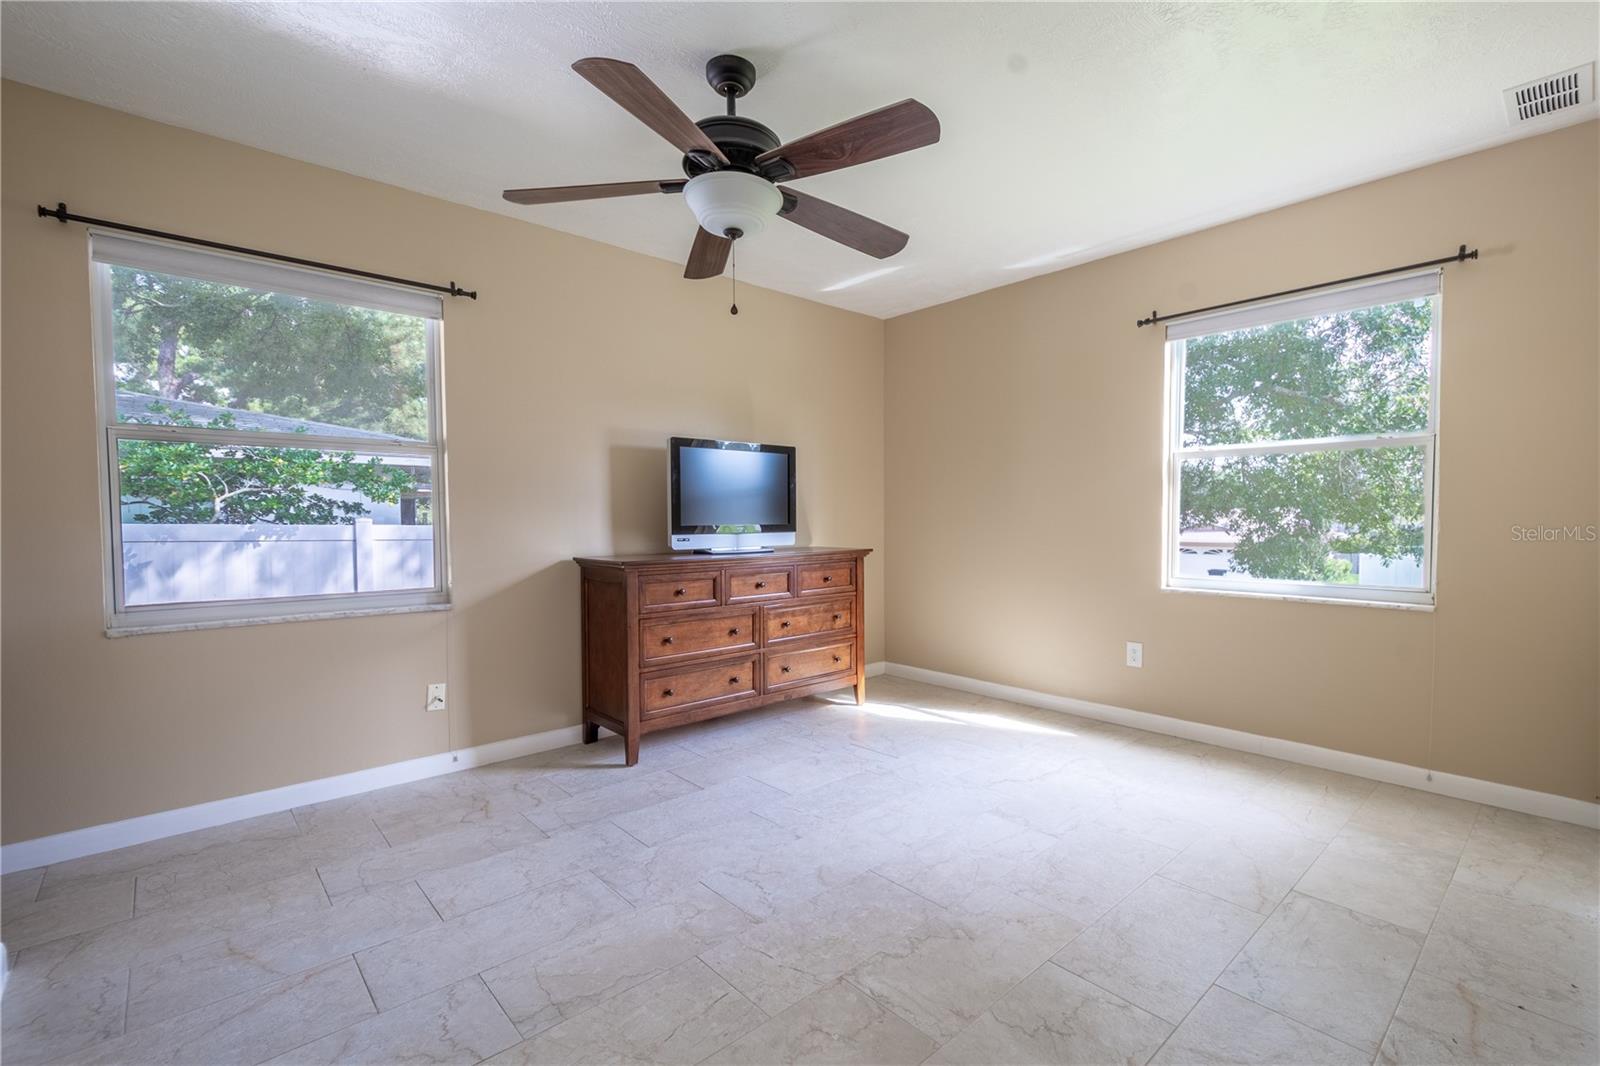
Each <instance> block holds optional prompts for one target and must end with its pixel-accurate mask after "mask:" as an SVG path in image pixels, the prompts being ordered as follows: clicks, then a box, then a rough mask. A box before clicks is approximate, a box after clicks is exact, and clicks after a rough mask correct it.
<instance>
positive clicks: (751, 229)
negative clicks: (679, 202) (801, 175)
mask: <svg viewBox="0 0 1600 1066" xmlns="http://www.w3.org/2000/svg"><path fill="white" fill-rule="evenodd" d="M683 199H684V201H685V202H686V203H688V205H689V210H691V211H693V212H694V217H695V221H696V222H698V223H700V228H701V229H703V230H705V231H706V232H707V233H709V234H711V235H712V236H713V237H729V238H733V237H754V236H755V235H756V234H758V233H760V232H761V231H762V230H764V229H766V228H767V219H769V218H773V217H776V215H777V214H778V210H779V209H780V208H781V207H783V194H782V193H780V192H779V191H778V187H777V186H776V185H774V184H772V182H770V181H768V180H766V179H765V178H762V177H758V176H756V175H755V174H748V173H745V172H744V171H742V170H713V171H710V172H709V173H706V174H700V175H697V176H696V177H693V178H690V179H689V184H687V185H685V186H684V187H683Z"/></svg>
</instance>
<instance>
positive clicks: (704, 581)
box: [639, 571, 722, 611]
mask: <svg viewBox="0 0 1600 1066" xmlns="http://www.w3.org/2000/svg"><path fill="white" fill-rule="evenodd" d="M721 583H722V575H721V574H720V573H717V572H715V571H713V572H712V573H702V574H683V575H682V576H679V577H647V578H641V579H640V581H639V607H640V609H641V610H645V611H670V610H673V609H675V608H680V607H715V606H716V605H717V604H718V603H719V602H721V601H720V600H719V599H718V595H717V594H718V591H719V589H718V586H719V585H720V584H721Z"/></svg>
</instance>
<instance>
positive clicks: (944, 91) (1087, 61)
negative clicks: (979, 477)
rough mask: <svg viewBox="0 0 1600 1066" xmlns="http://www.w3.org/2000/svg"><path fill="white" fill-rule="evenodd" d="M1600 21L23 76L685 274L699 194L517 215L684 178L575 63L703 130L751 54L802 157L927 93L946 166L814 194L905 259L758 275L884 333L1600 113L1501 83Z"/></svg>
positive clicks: (97, 34) (755, 276)
mask: <svg viewBox="0 0 1600 1066" xmlns="http://www.w3.org/2000/svg"><path fill="white" fill-rule="evenodd" d="M1597 12H1600V6H1597V5H1595V4H1593V3H1573V4H1446V3H1415V4H1328V5H1323V4H1270V5H1268V4H1263V5H1199V4H1197V5H1144V4H868V3H852V4H810V3H744V4H595V3H583V4H537V5H535V4H475V3H461V4H398V3H396V4H302V3H282V4H177V3H165V2H156V3H35V2H17V0H8V2H6V3H5V4H4V5H3V8H0V16H3V27H0V29H3V33H0V70H3V73H4V75H5V76H6V77H9V78H15V79H17V80H19V81H24V82H28V83H30V84H33V85H37V86H40V87H43V88H46V89H51V90H54V91H56V92H61V93H66V94H68V95H71V96H76V97H80V98H83V99H86V100H91V101H94V102H96V103H100V104H105V105H107V106H110V107H114V108H119V109H121V110H124V111H130V112H133V113H134V114H138V115H144V116H147V117H150V118H154V119H158V120H160V121H163V122H169V123H173V124H176V125H179V126H185V127H188V128H191V129H195V130H200V131H203V132H205V133H210V134H215V135H217V136H220V137H226V138H228V139H230V140H234V141H240V142H243V143H245V144H249V145H253V146H256V147H259V148H264V149H267V150H270V151H273V152H278V153H281V154H283V155H288V156H292V157H295V158H298V159H304V160H308V161H311V162H314V163H319V164H322V165H325V166H330V167H335V168H338V169H340V170H344V171H348V172H350V173H354V174H360V175H364V176H366V177H370V178H376V179H378V180H381V181H385V182H389V183H392V184H395V185H399V186H403V187H406V188H410V189H415V190H417V191H419V192H424V193H428V194H431V195H434V196H438V197H442V198H444V199H447V200H453V201H456V202H458V203H463V204H471V205H473V206H476V207H482V208H485V209H488V210H491V211H497V212H500V213H502V214H506V215H510V216H512V217H515V218H520V219H526V220H528V221H532V222H537V223H539V224H542V225H546V226H552V227H554V228H556V229H561V230H566V231H568V232H571V233H577V234H582V235H583V236H586V237H592V238H595V239H597V240H601V241H605V242H607V243H609V244H615V245H620V246H622V247H624V248H631V249H634V250H636V251H640V252H645V253H647V254H650V255H655V256H661V257H663V258H666V259H671V260H675V261H678V262H682V261H683V259H684V258H685V256H686V255H687V253H688V250H689V244H690V242H691V240H692V238H693V233H694V229H693V227H694V222H693V217H692V216H691V215H690V213H689V210H688V208H687V207H686V206H685V205H684V203H683V201H682V199H681V198H679V197H667V196H646V197H636V198H632V199H625V200H604V201H597V202H591V203H585V204H567V205H558V206H551V207H540V208H522V207H514V206H512V205H509V204H506V203H505V202H504V201H502V200H501V199H500V195H499V194H500V190H501V189H503V188H506V187H510V186H529V185H563V184H574V183H584V182H601V181H623V180H636V179H646V178H670V177H675V176H679V174H680V171H679V157H678V156H677V154H676V153H675V152H674V151H673V149H672V148H671V147H669V146H668V145H667V144H666V143H665V142H664V141H662V140H660V139H659V138H658V137H656V136H655V134H653V133H651V132H650V131H649V130H648V129H646V128H645V127H644V126H643V125H641V124H640V123H638V122H636V121H635V120H634V119H632V118H631V117H629V116H628V115H627V114H626V113H624V112H623V111H622V110H621V109H620V108H618V107H617V106H616V105H615V104H613V103H612V102H611V101H609V100H607V99H606V98H605V97H604V96H602V95H601V94H600V93H599V92H597V91H596V90H595V89H593V88H592V87H590V86H589V85H588V84H587V83H586V82H584V81H583V80H582V79H581V78H579V77H578V76H577V75H576V74H574V73H573V72H572V71H571V70H570V69H569V66H570V64H571V63H572V61H573V60H575V59H579V58H581V57H584V56H590V55H604V56H612V57H616V58H619V59H626V60H629V61H632V62H634V63H637V64H638V65H639V66H640V67H641V68H642V69H643V70H644V71H645V72H646V73H648V74H649V75H650V76H651V77H653V78H654V79H655V80H656V82H657V83H658V84H660V85H661V86H662V88H664V89H665V90H666V91H667V93H668V94H670V95H671V96H672V97H673V98H674V99H675V100H676V101H677V102H678V103H679V105H680V106H682V107H683V108H684V110H686V111H687V112H689V114H690V116H691V117H693V118H700V117H704V116H705V115H709V114H713V113H716V112H717V111H718V110H720V100H719V99H718V98H717V97H716V96H714V95H713V94H712V92H711V90H710V88H709V87H708V86H707V85H706V83H705V80H704V77H703V73H702V71H703V67H704V64H705V60H706V59H707V58H709V57H710V56H712V55H714V54H716V53H718V52H724V51H731V52H737V53H740V54H742V55H745V56H747V57H748V58H750V59H751V60H753V61H754V62H755V64H756V66H757V68H758V69H759V77H760V81H759V83H758V84H757V86H756V88H755V91H754V92H753V93H752V94H751V95H750V96H748V97H746V98H745V100H743V101H742V102H741V111H743V112H744V113H746V114H749V115H750V116H751V117H753V118H757V119H759V120H761V121H762V122H765V123H766V124H767V125H769V126H771V127H772V128H773V129H774V130H776V131H777V132H778V134H779V135H780V136H781V137H784V138H786V139H787V138H793V137H796V136H799V135H801V134H804V133H807V132H810V131H811V130H814V129H818V128H820V127H823V126H827V125H831V124H832V123H834V122H837V121H839V120H841V119H844V118H846V117H849V116H852V115H856V114H859V113H861V112H863V111H867V110H871V109H873V108H876V107H878V106H881V105H883V104H887V103H892V102H894V101H896V100H901V99H904V98H905V97H911V96H914V97H916V98H917V99H919V100H921V101H923V102H924V103H926V104H928V105H929V106H930V107H932V108H933V110H934V111H935V112H937V113H938V115H939V117H940V120H941V122H942V124H943V130H944V137H943V140H942V142H941V143H940V144H938V145H935V146H933V147H931V148H925V149H921V150H919V151H916V152H912V153H910V154H907V155H903V156H898V157H896V158H893V159H887V160H881V161H879V162H876V163H869V164H866V165H863V166H861V167H857V168H855V169H852V170H848V171H843V172H839V173H835V174H828V175H823V176H820V177H816V178H809V179H806V180H805V181H803V182H801V183H799V187H801V188H803V189H805V190H806V191H808V192H813V193H815V194H817V195H819V196H822V197H824V198H826V199H829V200H832V201H834V202H836V203H839V204H841V205H843V206H846V207H849V208H852V209H853V210H856V211H860V212H862V213H864V214H868V215H872V216H874V217H876V218H879V219H882V220H883V221H885V222H887V223H889V224H890V225H893V226H896V227H898V228H900V229H903V230H905V231H907V232H908V233H910V234H911V243H910V245H909V246H908V247H907V249H906V250H905V251H904V252H901V253H900V254H899V255H898V256H896V257H894V258H893V259H890V260H887V261H886V262H882V263H880V262H878V261H876V260H873V259H869V258H867V257H866V256H863V255H860V254H859V253H855V252H852V251H850V250H849V249H846V248H843V247H841V246H839V245H836V244H834V243H832V242H830V241H827V240H824V239H823V238H821V237H818V236H816V235H814V234H812V233H809V232H807V231H805V230H802V229H800V228H799V227H797V226H790V225H778V226H775V227H773V228H769V229H768V231H767V232H766V233H764V234H762V235H760V236H759V237H758V238H754V239H752V240H750V241H749V242H748V244H747V245H746V246H744V247H741V248H740V255H739V271H740V275H741V277H742V278H745V279H748V280H749V281H752V282H754V283H756V284H760V285H766V286H770V287H771V288H774V289H780V290H782V291H784V292H790V293H794V294H796V295H799V296H805V297H809V298H811V299H815V300H820V301H822V302H824V303H830V304H834V305H837V306H839V307H845V308H850V309H852V310H857V311H863V312H866V313H868V314H873V315H878V316H882V317H887V316H890V315H895V314H899V313H902V312H905V311H910V310H913V309H916V308H920V307H926V306H928V305H930V304H935V303H940V302H942V301H945V300H949V299H953V298H955V297H958V296H963V295H966V294H968V293H972V292H977V291H980V290H982V289H987V288H992V287H994V286H997V285H1003V284H1007V283H1009V282H1012V281H1017V280H1020V279H1022V278H1024V277H1028V276H1030V275H1033V274H1040V273H1045V272H1047V271H1051V270H1058V269H1060V268H1061V267H1063V266H1068V265H1071V264H1073V263H1078V262H1083V261H1086V260H1089V259H1094V258H1098V257H1100V256H1103V255H1108V254H1111V253H1113V252H1117V251H1121V250H1124V249H1127V248H1130V247H1135V246H1138V245H1141V244H1147V243H1150V242H1153V241H1156V240H1161V239H1164V238H1167V237H1171V236H1175V235H1177V234H1179V233H1185V232H1191V231H1193V230H1196V229H1201V228H1203V227H1205V226H1208V225H1213V224H1215V223H1217V222H1221V221H1225V220H1227V219H1230V218H1237V217H1240V216H1243V215H1248V214H1253V213H1255V212H1257V211H1261V210H1264V209H1267V208H1271V207H1275V206H1278V205H1281V204H1285V203H1290V202H1293V201H1295V200H1300V199H1304V198H1306V197H1309V196H1313V195H1316V194H1318V193H1322V192H1326V191H1329V190H1332V189H1336V188H1341V187H1344V186H1348V185H1352V184H1356V183H1359V182H1363V181H1368V180H1371V179H1373V178H1377V177H1381V176H1383V175H1387V174H1392V173H1395V172H1397V171H1401V170H1405V169H1409V168H1411V167H1415V166H1419V165H1422V164H1425V163H1429V162H1433V161H1435V160H1439V159H1443V158H1447V157H1449V156H1452V155H1459V154H1461V153H1463V152H1467V151H1472V150H1475V149H1478V148H1482V147H1486V146H1488V145H1491V144H1495V143H1499V142H1502V141H1506V140H1510V139H1513V137H1515V136H1525V135H1528V134H1530V133H1534V132H1539V131H1540V130H1541V129H1548V128H1552V126H1554V125H1563V124H1566V123H1568V122H1571V121H1577V120H1578V119H1580V118H1589V117H1593V116H1594V115H1595V114H1596V110H1595V108H1594V107H1593V106H1591V107H1588V108H1585V109H1582V113H1581V114H1576V113H1567V114H1565V115H1562V116H1560V117H1558V118H1555V119H1551V120H1547V123H1548V124H1546V125H1543V126H1540V127H1537V128H1533V127H1529V128H1523V129H1519V130H1516V131H1513V130H1512V129H1510V128H1509V127H1508V125H1507V123H1506V118H1505V110H1504V106H1503V104H1502V99H1501V90H1502V89H1504V88H1506V87H1508V86H1511V85H1513V84H1516V83H1519V82H1523V81H1527V80H1529V79H1532V78H1536V77H1539V76H1542V75H1544V74H1547V73H1553V72H1555V71H1558V70H1562V69H1564V68H1567V67H1571V66H1575V65H1577V64H1579V63H1584V62H1589V61H1591V60H1593V59H1594V58H1595V51H1596V40H1597V37H1600V20H1597ZM85 206H86V207H88V206H90V205H85ZM1433 251H1435V249H1419V254H1420V253H1432V252H1433ZM890 267H892V268H893V269H892V270H891V271H889V272H884V273H879V274H878V275H877V276H875V277H872V278H870V279H869V280H865V281H862V282H860V283H859V284H855V285H852V286H848V287H843V288H840V287H837V286H839V285H840V283H842V282H848V281H850V280H851V279H853V278H856V277H858V276H860V275H862V274H865V273H868V272H871V271H883V270H884V268H890ZM684 284H686V285H688V284H706V283H705V282H687V281H686V282H684Z"/></svg>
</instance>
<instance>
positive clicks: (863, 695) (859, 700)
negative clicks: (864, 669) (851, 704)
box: [856, 676, 867, 707]
mask: <svg viewBox="0 0 1600 1066" xmlns="http://www.w3.org/2000/svg"><path fill="white" fill-rule="evenodd" d="M866 702H867V679H866V677H865V676H863V677H859V678H857V679H856V706H857V707H859V706H861V705H862V704H863V703H866Z"/></svg>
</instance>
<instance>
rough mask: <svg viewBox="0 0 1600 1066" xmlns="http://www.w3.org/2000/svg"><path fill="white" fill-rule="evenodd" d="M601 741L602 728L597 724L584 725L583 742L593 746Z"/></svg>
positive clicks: (587, 723)
mask: <svg viewBox="0 0 1600 1066" xmlns="http://www.w3.org/2000/svg"><path fill="white" fill-rule="evenodd" d="M599 739H600V726H599V725H598V724H597V723H595V722H585V723H583V742H584V743H585V744H593V743H594V742H595V741H597V740H599Z"/></svg>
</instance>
